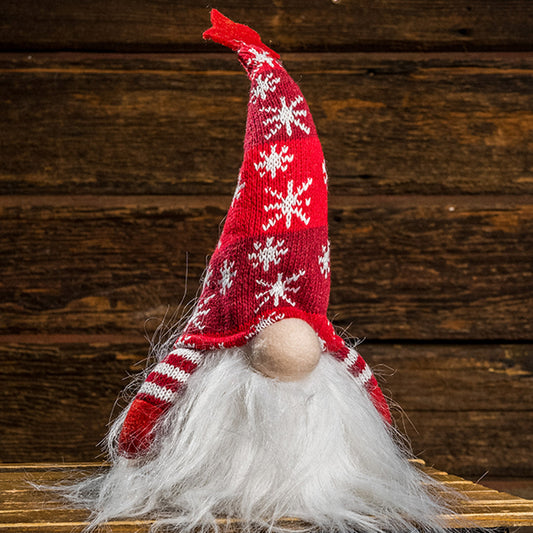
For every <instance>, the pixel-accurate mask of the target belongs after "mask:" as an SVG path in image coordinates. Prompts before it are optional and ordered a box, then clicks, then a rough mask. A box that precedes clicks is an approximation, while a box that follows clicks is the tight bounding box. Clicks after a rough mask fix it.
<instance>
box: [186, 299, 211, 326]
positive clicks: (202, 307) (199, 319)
mask: <svg viewBox="0 0 533 533" xmlns="http://www.w3.org/2000/svg"><path fill="white" fill-rule="evenodd" d="M214 297H215V295H214V294H212V295H211V296H208V297H207V298H204V299H203V300H201V301H200V303H199V304H198V307H197V308H196V309H195V311H194V314H193V315H192V317H191V324H193V325H194V326H196V328H197V329H199V330H200V331H202V330H203V329H204V328H205V325H204V324H203V320H204V317H205V316H206V315H207V314H208V313H209V312H210V311H211V309H207V308H206V305H207V304H208V303H209V302H210V300H212V299H213V298H214Z"/></svg>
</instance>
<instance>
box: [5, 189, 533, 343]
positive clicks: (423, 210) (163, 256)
mask: <svg viewBox="0 0 533 533" xmlns="http://www.w3.org/2000/svg"><path fill="white" fill-rule="evenodd" d="M229 201H230V199H229V198H219V197H217V198H205V197H202V198H199V197H196V198H195V199H194V200H193V199H190V198H188V197H164V198H162V197H150V198H146V197H111V198H110V197H107V198H103V197H79V196H77V197H40V198H36V197H10V198H4V199H3V200H2V203H0V224H1V226H2V233H1V234H0V266H1V268H2V280H1V282H0V313H1V317H2V319H1V321H0V333H1V334H15V333H35V334H53V333H57V334H59V333H63V334H66V333H109V334H124V333H133V334H137V333H138V332H139V331H142V329H143V327H145V321H146V320H149V319H150V318H155V319H156V321H155V322H153V323H154V324H155V323H157V320H159V319H161V318H162V316H163V315H164V314H165V313H167V312H168V311H169V310H174V309H176V307H179V303H180V301H182V299H183V303H184V304H186V303H189V302H190V301H191V299H192V298H193V297H194V295H195V294H196V292H197V288H198V280H199V279H200V276H201V274H202V271H203V270H204V268H205V266H206V256H207V255H208V254H209V253H210V252H211V251H212V250H213V249H214V247H215V245H216V241H217V238H218V234H219V229H220V224H221V221H222V219H223V217H224V215H225V213H226V209H227V206H228V205H229ZM532 204H533V203H532V202H531V200H530V199H528V198H527V197H521V198H518V197H510V198H498V197H497V198H494V197H475V198H468V197H419V196H406V197H368V198H355V197H351V198H347V197H344V198H341V197H333V198H331V201H330V236H331V241H332V293H331V304H330V315H331V317H332V318H333V319H334V321H335V323H337V324H338V325H340V326H344V327H347V328H348V331H349V333H351V334H352V335H353V336H359V337H370V338H375V339H426V340H431V339H463V340H473V339H478V340H488V339H496V340H497V339H515V340H530V339H531V338H532V327H533V326H532V323H533V322H532V320H531V318H532V317H531V305H532V298H533V291H532V285H533V277H532V276H533V273H532V271H531V249H532V248H533V242H532V237H533V231H532V226H533V205H532ZM178 310H179V309H178ZM146 327H147V329H148V330H151V329H153V328H152V323H150V322H149V323H148V324H146Z"/></svg>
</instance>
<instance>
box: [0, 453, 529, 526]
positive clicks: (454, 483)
mask: <svg viewBox="0 0 533 533" xmlns="http://www.w3.org/2000/svg"><path fill="white" fill-rule="evenodd" d="M99 468H102V464H99V463H76V464H74V463H68V464H51V463H43V464H24V463H21V464H4V465H0V505H1V507H0V531H17V532H21V533H22V532H24V533H28V532H38V533H47V532H50V533H51V532H54V533H60V532H71V531H81V530H82V529H83V528H84V526H86V525H87V521H86V520H87V512H85V511H81V510H75V509H68V508H66V507H64V506H63V505H62V504H61V503H59V502H57V501H56V502H54V501H52V497H51V494H50V493H49V492H46V491H38V490H36V489H34V488H33V487H32V486H31V485H30V484H29V483H28V482H34V483H41V484H53V483H56V482H58V481H60V480H65V479H79V478H80V477H83V476H85V475H88V474H90V473H94V472H96V471H97V470H98V469H99ZM104 468H105V467H104ZM420 468H422V469H423V470H425V471H426V472H427V473H428V474H430V475H431V476H432V477H433V478H435V479H437V480H439V481H441V482H442V483H443V484H444V485H446V486H448V487H451V488H453V489H455V490H457V491H459V492H461V493H462V494H464V495H466V496H467V497H468V500H467V501H465V502H464V503H462V504H461V507H460V509H459V510H458V514H457V515H456V516H453V517H451V516H448V517H446V520H447V522H448V524H449V526H450V528H461V527H471V526H472V524H473V523H475V524H476V525H479V526H482V527H486V528H507V527H509V528H510V527H522V526H533V501H530V500H526V499H523V498H519V497H517V496H513V495H511V494H507V493H505V492H499V491H496V490H493V489H489V488H487V487H484V486H483V485H480V484H477V483H473V482H471V481H467V480H465V479H463V478H460V477H458V476H454V475H451V474H448V473H447V472H441V471H438V470H435V469H433V468H430V467H428V466H426V465H424V464H422V462H420ZM150 524H151V521H149V520H127V519H126V520H116V521H113V522H111V523H110V524H109V525H108V526H106V527H107V529H105V528H102V529H101V531H104V529H105V531H111V532H113V533H126V532H132V533H133V532H134V531H135V532H144V531H148V529H149V527H150ZM285 525H287V526H294V527H298V526H299V525H301V522H299V521H298V520H295V519H291V518H287V519H286V524H285ZM237 530H238V520H236V521H235V531H237Z"/></svg>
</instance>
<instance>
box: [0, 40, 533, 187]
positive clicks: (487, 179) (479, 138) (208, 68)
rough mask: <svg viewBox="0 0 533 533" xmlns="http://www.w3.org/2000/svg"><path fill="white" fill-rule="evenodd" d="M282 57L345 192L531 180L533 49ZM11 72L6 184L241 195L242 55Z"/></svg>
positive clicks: (2, 138) (79, 58) (3, 114)
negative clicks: (525, 51) (237, 183)
mask: <svg viewBox="0 0 533 533" xmlns="http://www.w3.org/2000/svg"><path fill="white" fill-rule="evenodd" d="M532 35H533V33H532ZM285 59H286V66H287V68H288V69H289V71H290V72H291V73H292V74H293V76H294V77H295V78H296V79H297V80H298V82H299V83H300V85H301V87H302V90H303V92H304V94H305V95H306V98H307V100H308V102H309V104H310V107H311V110H312V112H313V116H314V119H315V122H316V123H317V127H318V131H319V134H320V137H321V140H322V143H323V147H324V152H325V154H326V159H327V161H328V170H329V174H330V183H331V192H332V193H333V194H357V195H371V194H413V193H415V194H480V193H483V194H489V193H490V194H509V193H510V194H524V193H531V192H532V191H533V171H532V167H531V150H532V147H533V126H532V124H533V112H532V109H533V57H532V56H531V55H527V54H525V55H520V54H518V55H517V54H513V55H509V54H508V55H505V54H504V55H499V56H494V55H490V54H489V55H487V54H478V55H469V54H437V55H431V54H429V55H422V54H404V55H393V54H384V55H379V54H378V55H376V54H310V55H305V56H302V55H297V56H296V55H293V56H288V57H286V58H285ZM0 75H1V76H2V84H1V85H0V99H1V101H2V103H3V105H2V106H1V107H0V122H1V123H2V129H1V130H0V144H1V145H2V153H3V156H2V158H1V160H0V194H18V193H23V194H43V193H53V194H82V193H83V194H165V195H166V194H186V195H198V194H209V195H219V194H225V195H229V194H231V193H232V191H233V188H234V186H235V181H236V176H237V174H238V170H239V166H240V164H241V161H242V140H243V135H244V125H245V119H246V116H245V114H246V104H247V100H248V85H249V84H248V80H247V79H246V76H245V75H244V73H243V72H241V67H240V66H239V64H238V62H237V61H236V59H235V58H234V57H232V56H231V55H227V54H197V55H192V54H191V55H188V54H182V55H179V56H168V55H159V56H154V55H148V54H143V55H137V56H134V55H133V56H132V55H128V56H123V55H105V54H99V55H98V54H96V55H90V54H89V55H79V54H78V55H76V54H66V55H65V54H55V55H47V54H44V55H43V54H41V55H33V56H31V57H29V56H26V55H13V54H7V55H6V54H4V55H2V56H0ZM325 87H327V90H324V88H325Z"/></svg>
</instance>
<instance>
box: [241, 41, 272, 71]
mask: <svg viewBox="0 0 533 533" xmlns="http://www.w3.org/2000/svg"><path fill="white" fill-rule="evenodd" d="M247 51H248V52H249V53H250V54H252V56H251V57H248V58H247V59H246V66H247V67H253V69H254V71H253V74H255V73H257V71H259V70H260V69H261V68H262V67H263V65H265V64H266V65H268V66H269V67H274V65H276V64H278V62H277V61H276V59H275V58H274V57H272V56H271V55H270V54H269V53H268V52H267V51H266V50H257V49H256V48H253V47H250V48H248V50H247Z"/></svg>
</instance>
